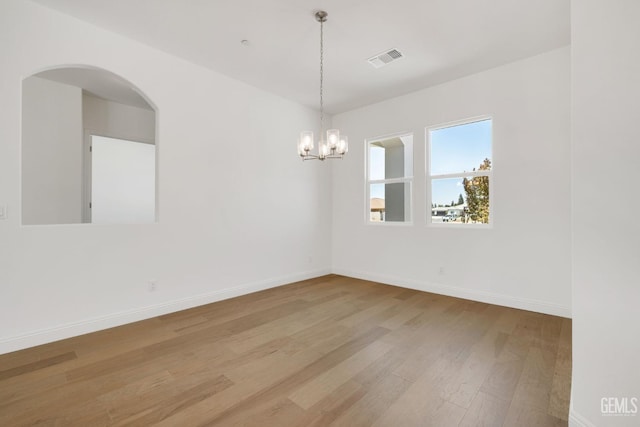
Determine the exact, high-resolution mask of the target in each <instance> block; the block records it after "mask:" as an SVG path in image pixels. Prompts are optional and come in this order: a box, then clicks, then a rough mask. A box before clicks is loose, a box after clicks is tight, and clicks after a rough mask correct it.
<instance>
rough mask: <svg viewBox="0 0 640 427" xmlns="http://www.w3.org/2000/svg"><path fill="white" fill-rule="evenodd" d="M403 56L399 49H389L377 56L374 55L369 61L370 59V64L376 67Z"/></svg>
mask: <svg viewBox="0 0 640 427" xmlns="http://www.w3.org/2000/svg"><path fill="white" fill-rule="evenodd" d="M402 57H403V56H402V53H401V52H400V51H399V50H398V49H389V50H387V51H386V52H382V53H380V54H378V55H376V56H372V57H371V58H369V59H368V60H367V61H369V64H371V65H372V66H373V67H374V68H380V67H383V66H385V65H387V64H388V63H390V62H393V61H396V60H398V59H400V58H402Z"/></svg>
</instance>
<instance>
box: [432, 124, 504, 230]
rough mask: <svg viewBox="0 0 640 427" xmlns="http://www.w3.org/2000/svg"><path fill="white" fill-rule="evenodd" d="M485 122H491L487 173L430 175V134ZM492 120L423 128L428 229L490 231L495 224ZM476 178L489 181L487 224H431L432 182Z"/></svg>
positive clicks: (477, 171)
mask: <svg viewBox="0 0 640 427" xmlns="http://www.w3.org/2000/svg"><path fill="white" fill-rule="evenodd" d="M485 120H491V156H490V158H489V160H491V169H489V170H488V171H480V170H476V171H471V172H453V173H446V174H438V175H432V174H431V148H432V145H431V144H432V141H431V132H432V131H437V130H440V129H446V128H450V127H456V126H462V125H467V124H471V123H476V122H482V121H485ZM493 126H494V118H493V116H492V115H482V116H475V117H470V118H467V119H461V120H454V121H451V122H446V123H440V124H437V125H432V126H427V127H426V128H425V141H426V144H425V145H426V150H425V175H426V180H425V181H426V188H425V190H426V191H425V193H426V203H425V208H426V211H425V223H426V225H427V226H428V227H436V228H453V229H458V228H464V229H468V228H470V229H483V230H487V229H491V228H493V225H494V223H495V220H494V217H493V215H494V208H493V204H494V203H493V202H494V196H493V194H494V193H495V191H494V181H493V171H494V155H493V153H494V151H495V138H494V129H493ZM478 176H486V177H487V178H488V179H489V222H488V223H486V224H481V223H480V224H479V223H475V224H468V223H467V224H464V223H450V222H447V223H445V222H433V220H432V209H433V208H432V207H431V206H432V205H433V181H434V180H438V179H451V178H469V177H478Z"/></svg>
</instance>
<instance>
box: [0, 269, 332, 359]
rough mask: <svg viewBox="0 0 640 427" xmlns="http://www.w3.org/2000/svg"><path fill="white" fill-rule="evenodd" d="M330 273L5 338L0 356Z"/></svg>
mask: <svg viewBox="0 0 640 427" xmlns="http://www.w3.org/2000/svg"><path fill="white" fill-rule="evenodd" d="M330 273H331V271H330V269H321V270H315V271H308V272H303V273H296V274H292V275H289V276H282V277H277V278H272V279H268V280H262V281H259V282H253V283H247V284H244V285H240V286H234V287H232V288H226V289H221V290H217V291H213V292H207V293H204V294H200V295H194V296H191V297H186V298H181V299H178V300H174V301H168V302H164V303H161V304H156V305H151V306H147V307H141V308H136V309H132V310H127V311H122V312H119V313H113V314H108V315H106V316H99V317H94V318H91V319H85V320H81V321H79V322H73V323H67V324H63V325H58V326H54V327H51V328H46V329H40V330H37V331H33V332H29V333H26V334H21V335H16V336H12V337H8V338H1V339H0V354H4V353H10V352H12V351H16V350H22V349H25V348H29V347H34V346H37V345H40V344H46V343H50V342H53V341H58V340H62V339H65V338H71V337H75V336H78V335H82V334H87V333H91V332H96V331H100V330H103V329H108V328H113V327H116V326H121V325H125V324H127V323H132V322H137V321H140V320H144V319H149V318H152V317H156V316H162V315H164V314H168V313H173V312H176V311H180V310H185V309H188V308H192V307H197V306H200V305H205V304H211V303H212V302H216V301H222V300H225V299H229V298H233V297H237V296H240V295H246V294H250V293H253V292H257V291H262V290H265V289H269V288H275V287H277V286H282V285H286V284H288V283H294V282H298V281H301V280H307V279H312V278H315V277H320V276H324V275H326V274H330Z"/></svg>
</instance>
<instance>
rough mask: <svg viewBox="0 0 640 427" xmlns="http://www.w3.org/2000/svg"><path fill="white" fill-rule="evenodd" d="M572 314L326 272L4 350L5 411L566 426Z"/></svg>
mask: <svg viewBox="0 0 640 427" xmlns="http://www.w3.org/2000/svg"><path fill="white" fill-rule="evenodd" d="M570 387H571V320H569V319H564V318H560V317H554V316H548V315H543V314H538V313H532V312H528V311H522V310H515V309H510V308H505V307H499V306H494V305H490V304H484V303H479V302H473V301H468V300H462V299H457V298H451V297H446V296H442V295H436V294H430V293H424V292H419V291H414V290H407V289H403V288H398V287H393V286H386V285H381V284H378V283H372V282H367V281H362V280H356V279H351V278H346V277H342V276H334V275H331V276H325V277H321V278H317V279H313V280H308V281H304V282H299V283H294V284H291V285H287V286H283V287H279V288H276V289H271V290H267V291H263V292H258V293H254V294H251V295H246V296H242V297H239V298H234V299H230V300H226V301H221V302H218V303H214V304H210V305H206V306H202V307H197V308H194V309H191V310H186V311H182V312H178V313H173V314H170V315H166V316H161V317H158V318H154V319H149V320H146V321H142V322H137V323H134V324H130V325H126V326H122V327H118V328H114V329H109V330H105V331H101V332H96V333H93V334H88V335H83V336H80V337H76V338H72V339H68V340H64V341H59V342H56V343H51V344H47V345H43V346H39V347H35V348H31V349H26V350H22V351H18V352H15V353H10V354H6V355H2V356H0V425H2V426H23V425H52V426H53V425H56V426H57V425H60V426H83V427H84V426H102V425H105V426H106V425H114V426H125V425H126V426H150V425H157V426H208V425H221V426H265V427H266V426H304V427H306V426H328V425H331V426H381V427H382V426H394V427H401V426H501V425H504V426H544V427H549V426H562V425H567V416H568V410H569V409H568V408H569V394H570Z"/></svg>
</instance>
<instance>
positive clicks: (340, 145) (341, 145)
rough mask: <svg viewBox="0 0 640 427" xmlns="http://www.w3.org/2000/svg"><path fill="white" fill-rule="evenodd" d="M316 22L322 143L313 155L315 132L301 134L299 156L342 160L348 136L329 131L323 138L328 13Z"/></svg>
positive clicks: (309, 158) (318, 16)
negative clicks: (325, 35)
mask: <svg viewBox="0 0 640 427" xmlns="http://www.w3.org/2000/svg"><path fill="white" fill-rule="evenodd" d="M315 16H316V21H318V22H319V23H320V141H319V142H318V154H313V153H312V152H311V150H313V132H312V131H305V132H301V133H300V140H299V141H298V154H299V155H300V157H302V160H316V159H317V160H325V159H341V158H343V157H344V155H345V154H346V153H347V151H348V150H349V143H348V141H347V137H346V136H342V137H340V131H339V130H338V129H329V130H327V139H323V138H322V132H323V130H324V98H323V94H322V91H323V89H324V87H323V79H324V23H325V22H326V20H327V12H325V11H323V10H321V11H319V12H316V15H315Z"/></svg>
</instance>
